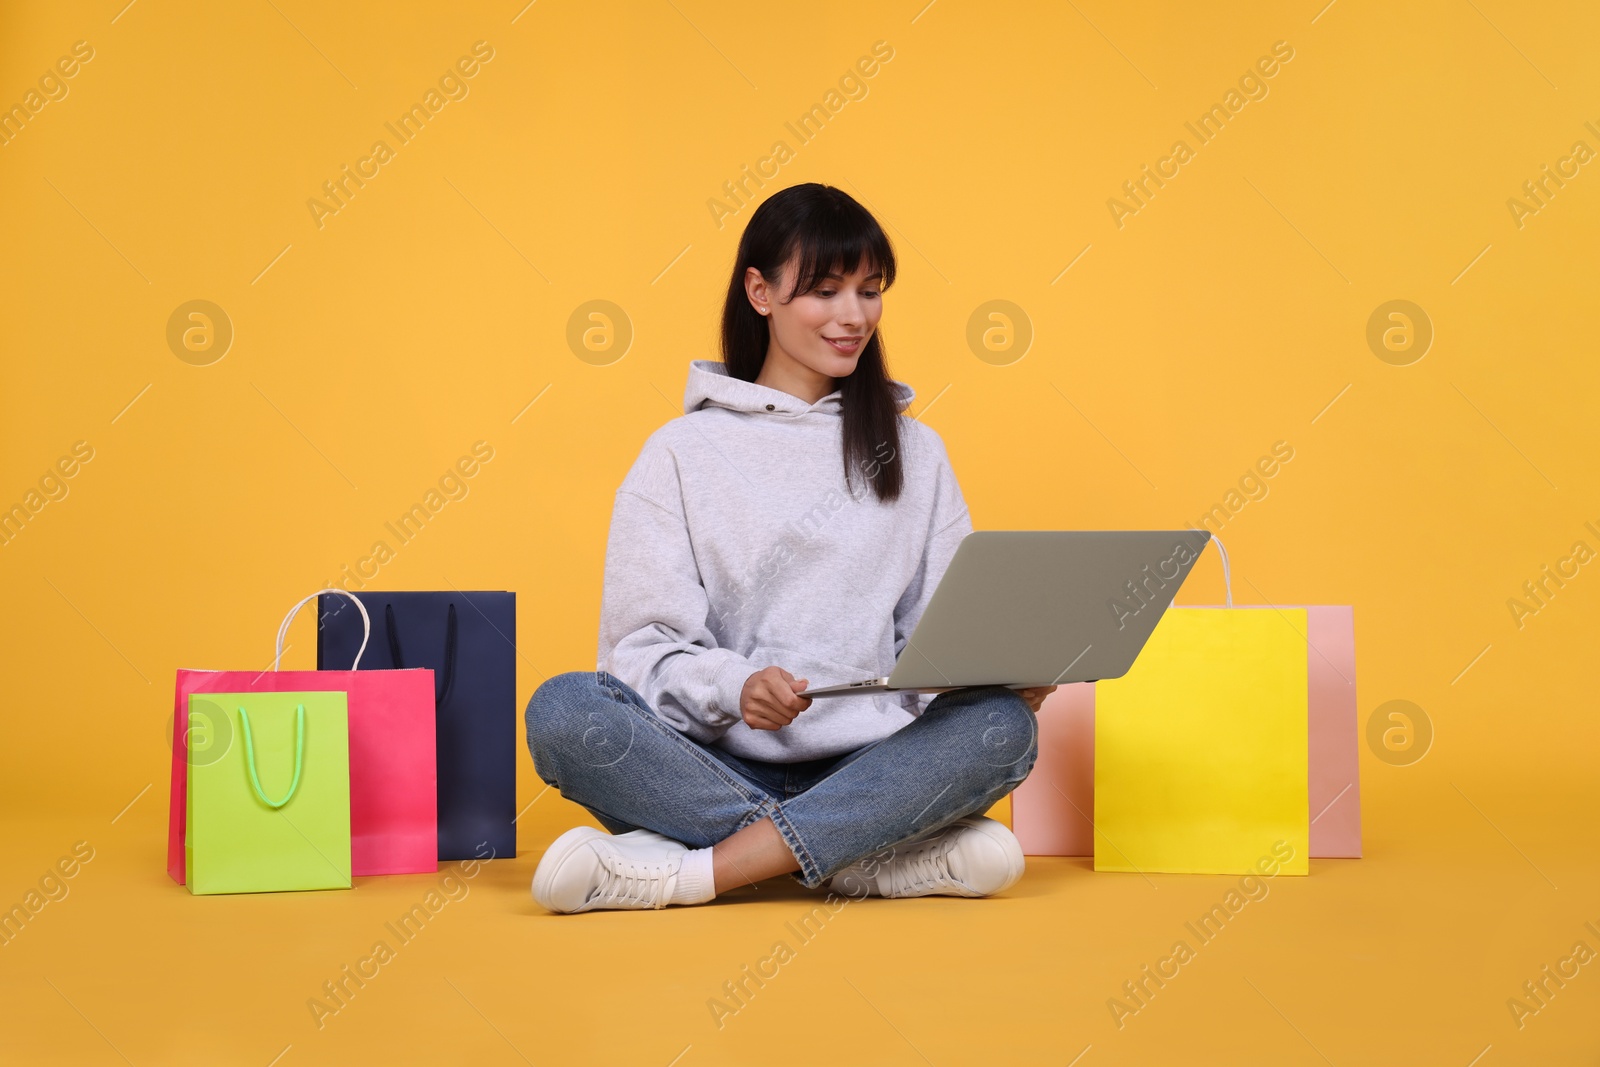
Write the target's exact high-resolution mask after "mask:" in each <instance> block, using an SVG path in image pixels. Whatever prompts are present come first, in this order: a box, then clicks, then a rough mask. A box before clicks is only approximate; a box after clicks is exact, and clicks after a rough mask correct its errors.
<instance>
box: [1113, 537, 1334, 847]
mask: <svg viewBox="0 0 1600 1067" xmlns="http://www.w3.org/2000/svg"><path fill="white" fill-rule="evenodd" d="M1219 551H1221V549H1220V546H1219ZM1224 566H1226V564H1224ZM1230 600H1231V596H1230ZM1306 628H1307V619H1306V611H1305V609H1304V608H1277V609H1274V610H1270V611H1257V610H1251V611H1238V610H1228V609H1217V608H1168V609H1167V611H1166V613H1165V614H1164V615H1162V617H1161V620H1160V622H1158V623H1157V624H1156V628H1155V630H1154V631H1153V632H1152V633H1151V635H1150V640H1149V642H1148V643H1147V644H1146V645H1145V647H1144V650H1143V651H1142V652H1141V653H1140V654H1139V658H1138V659H1137V660H1135V661H1134V664H1133V667H1132V668H1131V669H1130V670H1129V671H1128V673H1127V674H1125V675H1123V676H1122V677H1121V678H1108V679H1102V680H1101V681H1099V682H1098V683H1096V691H1095V723H1094V728H1095V784H1094V869H1095V870H1097V871H1138V872H1146V873H1148V872H1153V871H1162V872H1168V873H1186V874H1250V873H1259V872H1260V870H1261V869H1264V867H1263V865H1264V864H1272V865H1274V867H1275V869H1276V870H1277V872H1278V873H1283V874H1306V873H1308V870H1309V867H1308V863H1307V860H1308V858H1309V855H1310V816H1309V813H1308V805H1309V790H1308V781H1309V775H1308V737H1309V710H1308V692H1309V690H1308V680H1307V679H1308V667H1307V664H1308V661H1307V656H1308V644H1307V640H1306Z"/></svg>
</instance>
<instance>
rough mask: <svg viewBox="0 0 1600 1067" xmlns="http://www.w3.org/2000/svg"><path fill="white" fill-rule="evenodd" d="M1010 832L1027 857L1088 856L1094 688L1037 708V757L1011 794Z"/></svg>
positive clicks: (1066, 691)
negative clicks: (1026, 774) (1026, 775)
mask: <svg viewBox="0 0 1600 1067" xmlns="http://www.w3.org/2000/svg"><path fill="white" fill-rule="evenodd" d="M1011 798H1012V799H1011V832H1012V833H1014V834H1016V837H1017V842H1018V843H1019V844H1020V845H1021V846H1022V851H1023V854H1024V855H1028V856H1092V855H1094V683H1093V682H1072V683H1069V684H1066V685H1061V686H1058V687H1057V688H1056V691H1055V692H1054V693H1051V694H1050V695H1049V696H1047V697H1045V698H1044V703H1043V704H1041V705H1040V706H1039V754H1038V756H1037V757H1036V758H1035V759H1034V763H1033V770H1032V771H1030V772H1029V773H1028V777H1027V778H1025V779H1023V782H1022V784H1021V785H1019V786H1017V788H1016V789H1015V790H1013V791H1012V793H1011Z"/></svg>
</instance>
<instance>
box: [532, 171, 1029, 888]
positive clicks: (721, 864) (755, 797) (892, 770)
mask: <svg viewBox="0 0 1600 1067" xmlns="http://www.w3.org/2000/svg"><path fill="white" fill-rule="evenodd" d="M894 275H895V259H894V253H893V250H892V249H891V248H890V246H889V240H888V237H887V236H886V235H885V234H884V232H883V230H882V228H881V227H880V226H879V225H878V223H877V221H876V220H874V219H873V217H872V216H871V215H870V214H869V213H868V212H867V211H866V210H865V209H864V208H862V207H861V205H860V204H858V203H857V202H856V201H855V200H853V199H851V198H850V197H849V196H848V195H846V194H845V193H843V192H841V191H840V190H838V189H835V188H833V187H831V186H825V185H818V184H814V183H813V184H807V185H800V186H796V187H794V188H791V189H785V190H783V191H782V192H780V193H777V194H775V195H773V196H772V197H771V198H769V199H768V200H766V201H765V202H764V203H762V205H761V206H760V207H759V208H757V209H756V211H755V212H754V213H753V214H752V216H751V218H750V222H749V225H748V227H747V228H746V230H745V233H744V236H743V238H742V239H741V240H740V242H739V250H738V257H737V262H736V264H735V267H734V271H733V277H732V280H731V282H730V284H729V287H728V293H727V299H726V302H725V304H724V307H723V315H722V355H723V362H721V363H717V362H713V361H710V360H694V361H693V362H692V363H691V365H690V371H689V382H688V388H687V390H686V392H685V396H684V412H685V414H684V415H683V416H682V417H681V418H675V419H673V420H672V421H670V422H668V423H667V424H666V425H665V426H662V427H661V428H660V429H658V430H657V431H656V432H655V433H653V434H652V435H651V436H650V437H649V439H647V440H646V441H645V443H644V447H643V449H642V450H641V451H640V454H639V458H638V460H637V461H636V462H635V463H634V465H633V467H632V469H630V470H629V472H628V474H627V476H626V477H625V478H624V480H623V482H622V486H621V487H620V488H619V489H618V491H617V495H616V503H615V509H614V511H613V514H612V519H611V532H610V538H609V542H608V545H607V550H606V564H605V583H604V590H603V593H602V597H601V608H600V648H599V653H600V654H599V663H600V669H599V670H597V671H595V672H593V673H591V672H588V671H581V672H570V673H567V674H561V675H557V676H556V677H553V678H551V679H549V680H548V681H546V682H545V683H544V684H543V685H541V686H540V687H539V688H538V690H537V691H536V692H535V693H534V694H533V698H532V699H531V700H530V701H529V702H528V710H527V725H528V748H529V750H530V751H531V753H532V755H533V761H534V767H535V768H536V770H537V771H538V773H539V777H540V778H542V779H543V780H544V781H545V782H547V783H549V784H551V785H554V786H556V787H557V788H559V789H560V791H561V793H562V795H563V796H566V797H568V798H569V799H571V800H575V801H577V802H578V803H580V804H582V805H583V806H584V807H585V808H587V809H588V810H589V811H590V812H591V813H592V814H593V815H594V817H595V818H596V819H597V820H599V821H600V823H601V824H602V825H604V826H605V827H606V828H607V829H608V830H610V831H611V833H610V834H605V833H602V832H600V831H599V830H596V829H594V828H593V827H587V826H580V827H576V828H574V829H572V830H568V831H567V832H566V833H564V834H562V835H561V836H560V837H558V838H556V840H555V841H554V843H552V844H551V846H550V848H549V849H548V850H546V852H545V854H544V856H543V857H542V858H541V860H540V862H539V867H538V870H537V871H536V872H535V874H534V879H533V896H534V898H535V899H536V900H537V901H538V902H539V903H540V904H541V905H543V906H544V907H546V908H548V909H550V910H551V911H556V912H576V911H589V910H593V909H597V908H660V907H665V906H666V905H668V904H698V903H703V902H706V901H709V900H711V899H713V898H714V897H715V896H716V895H717V894H718V893H721V892H725V891H727V890H729V889H732V888H735V887H737V886H741V885H746V884H750V883H754V882H759V881H761V880H762V879H765V878H771V877H774V876H776V875H780V874H786V873H789V874H793V876H794V877H795V878H796V879H797V880H798V881H799V882H800V883H801V884H802V885H805V886H807V887H810V888H815V887H818V886H823V887H825V888H827V889H829V890H837V891H841V892H845V893H849V894H851V895H852V896H861V895H865V894H878V895H882V896H889V897H908V896H923V895H926V894H931V893H939V894H947V895H955V896H967V897H976V896H986V895H989V894H991V893H996V892H999V891H1001V890H1003V889H1006V888H1007V887H1009V886H1011V885H1012V884H1014V883H1015V882H1016V881H1017V879H1018V878H1020V877H1021V876H1022V868H1023V859H1022V849H1021V847H1020V846H1019V845H1018V844H1017V840H1016V838H1015V837H1013V836H1012V834H1011V832H1010V830H1008V829H1007V828H1006V827H1005V826H1004V825H1003V824H1001V823H999V822H996V821H994V820H993V819H988V818H985V817H983V816H982V814H981V813H982V812H983V811H985V810H986V809H987V808H988V807H989V806H990V805H991V804H993V803H994V802H995V801H996V800H999V799H1000V798H1001V797H1002V796H1005V795H1006V794H1007V793H1009V792H1011V790H1013V789H1014V788H1016V786H1017V785H1018V783H1020V782H1021V781H1022V780H1023V779H1024V778H1025V777H1026V776H1027V774H1028V771H1029V770H1031V769H1032V767H1033V761H1034V755H1035V752H1036V746H1035V739H1036V736H1037V728H1036V723H1035V722H1034V713H1035V712H1037V710H1038V708H1039V704H1040V703H1041V702H1042V701H1043V699H1044V697H1045V696H1046V695H1047V694H1048V693H1049V692H1050V691H1051V690H1053V689H1054V688H1055V687H1054V686H1049V687H1043V688H1038V689H1029V690H1012V689H1009V688H1006V687H1004V686H983V687H972V688H966V689H959V690H952V691H950V692H945V693H940V694H937V695H933V694H922V695H919V694H915V693H894V694H875V695H852V696H844V697H832V696H830V697H823V698H821V699H820V700H818V701H815V702H814V701H813V700H811V699H810V698H808V697H806V696H805V690H806V687H807V686H808V685H809V684H810V683H811V682H812V681H816V682H817V683H818V684H828V683H834V682H841V681H850V680H854V679H857V678H864V677H870V676H873V675H875V674H876V675H882V674H887V673H889V668H890V667H891V666H892V664H893V663H894V661H895V659H896V658H897V657H898V655H899V653H900V650H901V649H902V648H903V647H904V645H905V643H906V639H907V638H908V637H909V636H910V634H911V632H912V630H913V629H914V628H915V626H916V624H917V620H918V619H919V618H921V616H922V612H923V609H924V608H925V607H926V606H927V603H928V600H929V598H930V597H931V596H932V595H933V590H934V587H935V586H936V585H938V583H939V579H940V577H941V576H942V575H943V574H944V570H945V568H946V566H947V565H948V564H949V562H950V558H951V556H953V555H954V553H955V550H956V546H957V545H958V544H959V543H960V542H961V539H962V538H963V537H965V536H966V535H967V534H968V533H970V532H971V530H972V521H971V518H970V516H969V514H968V511H967V506H966V502H965V500H964V499H963V497H962V494H961V489H960V486H959V485H958V484H957V482H956V478H955V474H954V473H953V472H952V471H951V469H950V462H949V459H948V457H947V456H946V453H945V449H944V444H943V442H942V441H941V440H940V438H939V435H938V434H937V433H935V432H934V431H933V430H931V429H929V428H928V427H927V426H924V425H923V424H922V423H920V422H917V421H916V420H914V419H912V418H910V417H907V416H905V415H903V414H902V412H903V411H904V410H905V409H906V408H907V407H908V406H909V404H910V402H911V399H912V395H913V394H912V391H911V389H910V387H908V386H906V385H905V384H903V383H901V382H897V381H895V380H893V379H892V378H890V377H889V373H888V367H887V364H886V362H885V358H884V351H883V341H882V339H881V337H880V336H879V335H878V332H877V327H878V323H879V320H880V318H881V316H882V314H883V306H882V298H881V297H882V290H884V289H886V288H888V286H889V285H890V284H892V283H893V281H894Z"/></svg>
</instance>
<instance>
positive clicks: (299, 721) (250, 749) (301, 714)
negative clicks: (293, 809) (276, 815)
mask: <svg viewBox="0 0 1600 1067" xmlns="http://www.w3.org/2000/svg"><path fill="white" fill-rule="evenodd" d="M239 722H240V723H241V724H242V725H243V726H244V759H245V764H244V765H245V767H247V768H248V769H249V771H250V787H251V788H252V789H254V790H255V791H256V796H258V797H260V798H261V803H263V804H265V805H266V806H267V807H269V808H281V807H283V806H284V805H285V804H287V803H289V798H290V797H292V796H294V791H295V790H296V789H299V788H300V768H301V766H302V764H303V763H304V757H305V748H306V706H305V705H304V704H296V705H295V706H294V781H292V782H290V783H289V791H288V792H287V793H285V794H284V795H283V799H282V800H278V801H272V800H268V799H267V794H266V793H265V792H264V791H263V790H262V788H261V779H260V778H259V777H257V775H256V749H255V745H254V744H253V743H252V742H251V740H250V716H249V715H247V714H245V710H244V708H240V709H239Z"/></svg>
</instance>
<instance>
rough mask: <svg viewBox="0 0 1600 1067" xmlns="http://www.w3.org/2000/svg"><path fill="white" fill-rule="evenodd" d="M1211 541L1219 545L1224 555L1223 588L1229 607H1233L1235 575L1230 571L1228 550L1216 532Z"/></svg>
mask: <svg viewBox="0 0 1600 1067" xmlns="http://www.w3.org/2000/svg"><path fill="white" fill-rule="evenodd" d="M1211 541H1212V543H1213V544H1215V545H1216V546H1217V552H1218V554H1220V555H1221V556H1222V588H1223V589H1224V590H1226V592H1227V594H1228V601H1227V603H1228V607H1230V608H1231V607H1233V575H1232V574H1231V573H1229V571H1228V550H1227V549H1226V548H1224V547H1223V545H1222V538H1220V537H1218V536H1217V535H1216V534H1212V535H1211Z"/></svg>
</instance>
